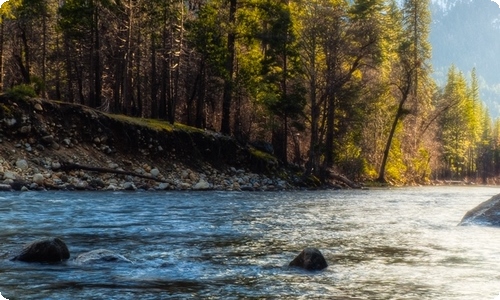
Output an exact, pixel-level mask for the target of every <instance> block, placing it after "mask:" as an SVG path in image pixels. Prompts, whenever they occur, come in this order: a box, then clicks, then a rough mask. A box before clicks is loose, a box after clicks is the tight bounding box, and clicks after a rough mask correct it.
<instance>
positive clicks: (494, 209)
mask: <svg viewBox="0 0 500 300" xmlns="http://www.w3.org/2000/svg"><path fill="white" fill-rule="evenodd" d="M459 225H486V226H497V227H498V226H500V194H499V195H496V196H493V197H492V198H490V199H489V200H487V201H485V202H483V203H481V204H479V205H478V206H476V207H475V208H473V209H471V210H469V211H468V212H467V213H466V214H465V215H464V217H463V218H462V220H461V221H460V223H459Z"/></svg>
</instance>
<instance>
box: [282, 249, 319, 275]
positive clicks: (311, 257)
mask: <svg viewBox="0 0 500 300" xmlns="http://www.w3.org/2000/svg"><path fill="white" fill-rule="evenodd" d="M289 266H290V267H298V268H302V269H306V270H308V271H320V270H323V269H324V268H326V267H328V264H327V263H326V260H325V257H324V256H323V254H321V251H319V250H318V249H316V248H306V249H304V250H302V252H301V253H300V254H299V255H297V257H295V259H294V260H292V261H291V262H290V264H289Z"/></svg>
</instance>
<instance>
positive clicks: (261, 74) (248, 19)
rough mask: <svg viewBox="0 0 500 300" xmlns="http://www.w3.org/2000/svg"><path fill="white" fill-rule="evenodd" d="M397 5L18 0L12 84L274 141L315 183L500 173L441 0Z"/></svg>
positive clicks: (370, 1)
mask: <svg viewBox="0 0 500 300" xmlns="http://www.w3.org/2000/svg"><path fill="white" fill-rule="evenodd" d="M398 3H399V2H397V1H393V0H353V1H345V0H308V1H306V0H291V1H274V0H248V1H237V0H231V1H226V0H207V1H199V0H188V1H180V0H171V1H160V0H152V1H149V2H147V1H132V0H126V1H110V0H88V1H83V0H66V1H63V2H61V1H56V0H44V1H42V0H10V1H8V2H7V3H6V4H4V5H3V6H2V8H1V26H2V28H1V37H2V38H1V39H0V51H1V52H2V53H0V54H1V55H0V58H1V59H0V71H1V72H0V76H1V78H0V83H1V84H2V86H1V87H0V88H3V87H12V88H11V89H10V90H8V93H10V94H9V95H10V96H11V97H18V98H19V97H26V96H28V97H33V96H35V95H36V94H39V95H40V96H42V97H48V98H51V99H56V100H63V101H68V102H73V103H79V104H82V105H88V106H91V107H93V108H98V109H100V110H103V111H105V112H108V113H116V114H117V115H113V116H114V117H115V118H119V119H124V120H127V122H131V123H134V124H143V125H147V126H148V127H150V128H155V129H156V130H167V131H170V130H174V129H175V128H181V127H180V126H183V125H180V124H186V125H189V126H196V127H197V128H198V129H197V130H204V129H205V128H208V129H214V130H217V129H221V128H224V130H223V131H224V133H230V134H232V135H234V136H235V137H237V138H238V139H240V140H242V141H251V140H256V139H259V140H264V141H265V142H268V143H272V144H273V148H274V150H275V155H276V156H277V157H278V159H279V161H280V162H281V163H284V164H286V163H287V162H288V161H294V163H297V164H299V165H301V166H302V167H303V168H304V169H305V170H306V172H305V173H306V174H305V175H304V178H319V179H320V180H326V179H327V178H328V177H327V176H324V175H325V174H328V172H330V171H331V170H340V171H341V172H343V173H345V174H347V175H348V176H349V177H351V178H358V179H364V178H369V179H376V177H377V176H378V177H379V178H381V179H384V180H385V179H387V180H388V181H390V182H394V183H411V182H427V181H428V180H429V179H430V178H436V177H437V178H443V177H446V178H464V177H469V178H472V177H477V178H479V177H491V176H495V175H497V174H500V150H499V149H500V138H499V136H500V133H499V132H500V125H499V124H500V123H498V122H497V121H495V120H491V118H490V117H489V113H488V111H487V110H486V109H485V108H484V106H483V104H482V100H481V99H480V94H479V81H480V80H479V79H478V78H480V76H478V75H477V74H476V72H475V71H472V72H471V76H470V82H469V81H468V79H466V77H465V75H464V74H462V73H461V72H460V71H458V70H456V69H454V68H452V69H450V72H449V76H448V82H447V83H446V86H444V87H442V88H441V89H440V90H438V88H437V87H436V85H435V83H434V82H433V80H432V79H431V77H430V74H431V73H432V66H431V65H430V54H431V52H430V44H429V42H428V38H429V33H430V32H429V30H430V27H429V25H430V14H429V9H428V6H429V1H428V0H405V1H403V2H402V3H401V4H398ZM110 116H111V115H110ZM131 116H135V117H140V118H133V119H128V118H130V117H131ZM164 120H168V121H169V123H166V122H165V121H164ZM188 128H191V127H186V130H188ZM254 155H255V157H256V158H262V157H260V156H261V154H260V153H254ZM266 159H267V158H266ZM269 159H271V158H269ZM377 172H378V174H377ZM483 174H484V176H483Z"/></svg>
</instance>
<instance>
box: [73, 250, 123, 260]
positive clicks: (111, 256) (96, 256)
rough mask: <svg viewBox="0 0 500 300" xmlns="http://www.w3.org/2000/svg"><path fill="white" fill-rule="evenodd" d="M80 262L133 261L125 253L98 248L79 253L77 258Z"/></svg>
mask: <svg viewBox="0 0 500 300" xmlns="http://www.w3.org/2000/svg"><path fill="white" fill-rule="evenodd" d="M75 262H76V263H78V264H92V263H100V262H126V263H131V261H130V260H128V259H127V258H125V257H124V256H123V255H120V254H117V253H115V252H113V251H110V250H107V249H97V250H92V251H89V252H85V253H82V254H80V255H78V256H77V257H76V259H75Z"/></svg>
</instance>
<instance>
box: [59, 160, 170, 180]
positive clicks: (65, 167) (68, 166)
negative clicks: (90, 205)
mask: <svg viewBox="0 0 500 300" xmlns="http://www.w3.org/2000/svg"><path fill="white" fill-rule="evenodd" d="M54 170H60V171H64V172H68V171H74V170H85V171H92V172H98V173H112V174H120V175H130V176H134V177H139V178H144V179H150V180H154V181H158V182H166V181H165V180H162V179H159V178H156V177H153V176H148V175H143V174H139V173H137V172H131V171H123V170H115V169H110V168H101V167H91V166H84V165H80V164H75V163H70V162H61V166H60V167H59V168H55V169H54Z"/></svg>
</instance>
